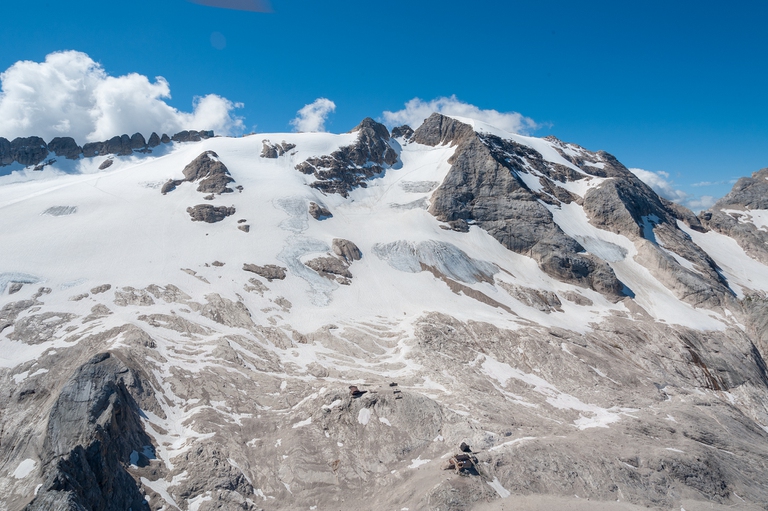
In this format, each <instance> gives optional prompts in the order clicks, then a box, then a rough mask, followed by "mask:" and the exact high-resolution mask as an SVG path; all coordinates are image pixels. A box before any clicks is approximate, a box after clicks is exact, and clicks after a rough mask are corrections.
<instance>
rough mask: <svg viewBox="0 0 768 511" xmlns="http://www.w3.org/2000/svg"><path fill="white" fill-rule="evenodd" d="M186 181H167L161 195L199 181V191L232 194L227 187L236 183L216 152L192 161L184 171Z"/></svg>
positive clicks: (208, 152) (205, 153)
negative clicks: (185, 183) (182, 184)
mask: <svg viewBox="0 0 768 511" xmlns="http://www.w3.org/2000/svg"><path fill="white" fill-rule="evenodd" d="M183 174H184V179H171V180H169V181H167V182H166V183H165V184H164V185H163V186H162V188H161V189H160V193H162V194H163V195H165V194H167V193H168V192H170V191H173V190H174V189H175V188H176V187H177V186H179V185H180V184H181V183H184V182H189V183H194V182H195V181H199V184H198V187H197V191H198V192H202V193H209V194H222V193H232V191H233V190H232V188H229V187H228V186H227V185H228V184H229V183H232V182H234V179H232V176H231V175H230V173H229V169H227V166H226V165H224V164H223V163H222V162H221V160H219V156H218V155H217V154H216V153H215V152H214V151H206V152H204V153H202V154H201V155H200V156H198V157H197V158H195V159H194V160H192V162H190V163H189V164H188V165H187V166H186V167H184V170H183Z"/></svg>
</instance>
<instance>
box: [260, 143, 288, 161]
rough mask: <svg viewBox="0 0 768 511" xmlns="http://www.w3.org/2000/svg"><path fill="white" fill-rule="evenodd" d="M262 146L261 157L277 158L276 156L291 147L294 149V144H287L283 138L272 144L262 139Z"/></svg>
mask: <svg viewBox="0 0 768 511" xmlns="http://www.w3.org/2000/svg"><path fill="white" fill-rule="evenodd" d="M262 144H263V147H262V149H261V157H262V158H277V157H278V156H282V155H284V154H285V153H287V152H288V151H290V150H291V149H294V148H295V147H296V144H289V143H287V142H286V141H285V140H283V141H282V142H281V143H279V144H272V143H270V141H269V140H263V141H262Z"/></svg>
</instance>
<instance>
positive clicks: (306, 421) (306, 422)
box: [293, 417, 312, 429]
mask: <svg viewBox="0 0 768 511" xmlns="http://www.w3.org/2000/svg"><path fill="white" fill-rule="evenodd" d="M310 424H312V417H310V418H308V419H304V420H303V421H299V422H297V423H296V424H294V425H293V429H296V428H301V427H304V426H309V425H310Z"/></svg>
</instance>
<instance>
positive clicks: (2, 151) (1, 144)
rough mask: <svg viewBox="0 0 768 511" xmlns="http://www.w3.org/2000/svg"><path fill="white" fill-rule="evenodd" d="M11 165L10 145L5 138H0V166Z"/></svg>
mask: <svg viewBox="0 0 768 511" xmlns="http://www.w3.org/2000/svg"><path fill="white" fill-rule="evenodd" d="M11 163H13V153H12V152H11V143H10V142H9V141H8V139H7V138H3V137H0V166H2V167H4V166H6V165H10V164H11Z"/></svg>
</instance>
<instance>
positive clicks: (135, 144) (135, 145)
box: [130, 133, 147, 151]
mask: <svg viewBox="0 0 768 511" xmlns="http://www.w3.org/2000/svg"><path fill="white" fill-rule="evenodd" d="M130 143H131V149H133V150H134V151H141V150H144V149H146V148H147V141H146V140H145V139H144V135H142V134H141V133H134V134H133V135H131V142H130Z"/></svg>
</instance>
